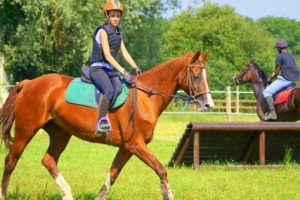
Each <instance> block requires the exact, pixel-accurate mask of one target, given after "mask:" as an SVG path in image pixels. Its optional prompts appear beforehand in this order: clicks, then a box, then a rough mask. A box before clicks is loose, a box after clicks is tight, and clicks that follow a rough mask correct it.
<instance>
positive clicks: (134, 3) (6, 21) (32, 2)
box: [0, 0, 177, 81]
mask: <svg viewBox="0 0 300 200" xmlns="http://www.w3.org/2000/svg"><path fill="white" fill-rule="evenodd" d="M166 2H167V3H169V4H172V5H175V4H176V2H177V1H176V0H167V1H166ZM104 3H105V0H96V1H87V0H76V1H75V0H63V1H57V0H39V1H37V0H10V1H9V0H1V1H0V13H1V14H0V16H1V19H2V20H1V21H0V28H1V29H0V39H1V41H0V46H1V49H3V54H4V56H5V60H6V63H5V69H6V71H7V73H9V74H12V75H13V80H11V81H20V80H22V79H24V78H34V77H36V76H39V75H42V74H45V73H48V72H52V71H54V72H59V73H62V74H67V75H72V76H78V75H79V74H80V67H81V66H82V65H83V64H87V63H88V59H89V56H90V53H91V45H92V39H91V38H92V35H93V32H94V30H95V28H96V27H97V26H98V25H100V24H103V23H104V20H105V19H104V15H103V10H102V5H103V4H104ZM124 7H125V12H124V15H123V19H122V21H123V22H122V25H121V28H123V27H126V29H124V38H126V39H128V41H125V42H126V44H127V46H128V49H129V51H130V52H133V57H134V58H136V60H138V63H141V64H142V65H143V66H145V68H147V67H149V65H152V64H153V63H154V62H156V60H157V59H156V57H157V53H156V50H157V48H158V47H159V44H160V41H161V40H160V38H151V34H156V35H162V34H161V32H160V27H159V26H160V25H161V24H160V23H163V22H162V21H163V20H161V19H159V20H158V22H156V18H158V17H159V15H160V13H161V11H162V10H164V9H165V7H164V5H163V4H162V2H161V1H159V0H131V1H127V2H124ZM149 57H150V60H149V59H147V58H149Z"/></svg>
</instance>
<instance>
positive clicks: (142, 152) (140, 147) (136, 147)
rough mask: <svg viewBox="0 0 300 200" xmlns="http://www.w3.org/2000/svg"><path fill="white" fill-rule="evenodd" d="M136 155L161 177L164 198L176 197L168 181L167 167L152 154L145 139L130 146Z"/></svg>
mask: <svg viewBox="0 0 300 200" xmlns="http://www.w3.org/2000/svg"><path fill="white" fill-rule="evenodd" d="M129 149H130V150H131V151H132V153H133V154H134V155H136V156H137V157H138V158H139V159H140V160H142V161H143V162H144V163H146V164H147V165H148V166H149V167H151V168H152V169H153V170H154V171H155V173H156V174H157V175H158V176H159V178H160V183H161V189H162V193H163V198H164V200H172V199H174V196H173V193H172V191H171V188H170V186H169V183H168V177H167V176H168V175H167V171H166V169H165V168H164V167H163V165H162V164H161V163H160V162H159V161H158V160H157V158H156V157H155V156H154V155H153V154H152V152H151V151H150V150H149V148H148V147H147V145H146V144H145V143H144V141H139V142H136V141H135V142H134V144H133V145H132V146H131V147H130V148H129Z"/></svg>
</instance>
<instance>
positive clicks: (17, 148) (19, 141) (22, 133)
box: [0, 124, 36, 199]
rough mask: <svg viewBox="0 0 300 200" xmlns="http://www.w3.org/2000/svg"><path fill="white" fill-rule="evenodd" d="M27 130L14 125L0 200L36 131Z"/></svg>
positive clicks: (4, 194)
mask: <svg viewBox="0 0 300 200" xmlns="http://www.w3.org/2000/svg"><path fill="white" fill-rule="evenodd" d="M28 130H29V129H24V128H19V126H18V125H17V124H16V128H15V139H14V141H13V144H12V147H11V148H10V150H9V153H8V154H7V156H6V158H5V166H4V171H3V177H2V182H1V188H0V199H3V198H5V196H6V192H7V187H8V184H9V179H10V176H11V174H12V172H13V171H14V169H15V167H16V165H17V162H18V160H19V158H20V157H21V155H22V153H23V151H24V149H25V147H26V145H27V144H28V143H29V142H30V140H31V139H32V137H33V136H34V134H35V133H36V131H28Z"/></svg>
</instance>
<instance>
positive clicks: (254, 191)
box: [0, 115, 300, 200]
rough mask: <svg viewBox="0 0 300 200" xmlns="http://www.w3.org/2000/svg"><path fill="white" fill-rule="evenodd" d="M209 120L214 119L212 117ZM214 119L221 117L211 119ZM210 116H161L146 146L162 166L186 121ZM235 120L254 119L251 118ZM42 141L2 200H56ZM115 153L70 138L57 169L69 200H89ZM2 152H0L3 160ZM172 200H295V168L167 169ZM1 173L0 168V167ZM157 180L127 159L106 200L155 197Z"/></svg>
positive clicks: (298, 180) (299, 178) (298, 174)
mask: <svg viewBox="0 0 300 200" xmlns="http://www.w3.org/2000/svg"><path fill="white" fill-rule="evenodd" d="M212 117H214V119H212ZM217 118H219V119H218V120H219V121H224V120H223V117H221V116H217ZM217 118H216V116H207V115H199V116H198V115H197V116H169V115H163V116H161V118H160V120H159V123H158V125H157V127H156V131H155V136H154V140H153V141H152V143H150V144H149V148H150V149H151V150H152V151H153V152H154V154H155V155H156V156H157V158H158V159H159V160H160V161H161V162H162V163H163V164H167V163H168V161H169V159H170V157H171V155H172V153H173V152H174V150H175V147H176V145H177V143H178V139H177V138H179V137H180V136H181V134H182V133H183V130H184V129H185V126H186V124H187V122H188V121H209V120H210V121H216V120H217ZM235 120H237V121H238V120H241V121H257V119H256V117H250V118H248V117H245V118H244V117H237V118H236V119H235ZM48 142H49V141H48V137H47V136H46V134H45V133H43V132H39V133H38V134H37V135H36V136H35V137H34V139H33V140H32V142H31V143H30V144H29V145H28V147H27V148H26V150H25V152H24V154H23V155H22V157H21V159H20V161H19V163H18V165H17V168H16V170H15V171H14V173H13V175H12V177H11V183H10V186H9V190H8V198H7V199H34V200H35V199H37V200H38V199H39V200H40V199H51V200H54V199H61V196H60V191H59V189H58V187H57V186H56V183H55V182H54V180H53V179H52V178H51V176H50V174H49V173H48V172H47V171H46V169H45V168H44V167H43V166H42V164H41V159H42V157H43V155H44V153H45V151H46V149H47V146H48ZM116 151H117V149H116V148H114V147H110V146H106V145H99V144H92V143H88V142H84V141H82V140H79V139H77V138H72V139H71V142H70V144H69V146H68V147H67V149H66V150H65V152H64V153H63V154H62V156H61V159H60V162H59V169H60V171H61V173H62V174H63V176H64V177H65V179H66V180H67V181H68V182H69V184H70V185H71V187H72V191H73V195H74V197H75V199H82V200H83V199H94V197H95V196H96V194H97V193H98V191H99V189H100V187H101V186H102V184H103V182H104V181H105V179H106V176H107V173H108V171H109V168H110V165H111V162H112V160H113V157H114V155H115V153H116ZM6 153H7V152H6V151H5V150H4V149H3V147H2V148H1V152H0V159H1V162H2V163H3V162H4V158H5V155H6ZM167 171H168V175H169V181H170V185H171V188H172V191H173V193H174V196H175V199H180V200H181V199H182V200H193V199H195V200H196V199H205V200H206V199H207V200H217V199H218V200H219V199H221V200H222V199H224V200H227V199H243V200H244V199H246V200H252V199H253V200H256V199H267V200H269V199H270V200H274V199H275V200H276V199H278V200H279V199H280V200H281V199H291V200H293V199H295V200H296V199H300V190H299V187H300V167H299V166H298V165H288V166H286V167H285V168H283V169H272V170H267V169H255V170H225V169H221V168H210V167H209V166H203V167H202V168H201V170H200V171H195V170H194V169H192V168H191V167H177V168H168V169H167ZM0 172H3V164H1V165H0ZM161 198H162V196H161V191H160V186H159V179H158V177H157V176H156V174H155V173H154V172H153V171H152V170H151V169H150V168H149V167H148V166H146V165H145V164H144V163H142V162H141V161H140V160H138V159H137V158H136V157H133V158H132V159H131V160H130V161H129V162H128V163H127V165H126V166H125V167H124V169H123V171H122V173H121V174H120V176H119V177H118V179H117V181H116V183H115V184H114V186H113V187H112V188H111V190H110V192H109V195H108V197H107V199H110V200H117V199H118V200H119V199H133V200H135V199H146V200H148V199H149V200H156V199H161Z"/></svg>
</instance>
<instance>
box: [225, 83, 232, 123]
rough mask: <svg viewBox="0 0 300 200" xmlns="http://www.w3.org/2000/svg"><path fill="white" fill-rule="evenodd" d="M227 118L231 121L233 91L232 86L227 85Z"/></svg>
mask: <svg viewBox="0 0 300 200" xmlns="http://www.w3.org/2000/svg"><path fill="white" fill-rule="evenodd" d="M226 120H227V121H228V122H231V91H230V86H226Z"/></svg>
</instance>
